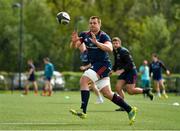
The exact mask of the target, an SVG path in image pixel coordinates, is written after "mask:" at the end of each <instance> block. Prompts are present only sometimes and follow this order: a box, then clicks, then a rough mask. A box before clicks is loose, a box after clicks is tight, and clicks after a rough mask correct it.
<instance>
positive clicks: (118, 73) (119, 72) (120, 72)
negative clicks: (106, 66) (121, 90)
mask: <svg viewBox="0 0 180 131" xmlns="http://www.w3.org/2000/svg"><path fill="white" fill-rule="evenodd" d="M123 72H124V69H121V70H117V71H116V74H117V75H121V74H122V73H123Z"/></svg>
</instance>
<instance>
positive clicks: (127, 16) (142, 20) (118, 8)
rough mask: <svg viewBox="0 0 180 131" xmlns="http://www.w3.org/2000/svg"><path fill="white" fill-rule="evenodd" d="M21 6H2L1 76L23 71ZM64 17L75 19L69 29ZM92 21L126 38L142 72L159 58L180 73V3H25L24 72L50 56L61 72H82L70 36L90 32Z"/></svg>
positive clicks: (2, 0)
mask: <svg viewBox="0 0 180 131" xmlns="http://www.w3.org/2000/svg"><path fill="white" fill-rule="evenodd" d="M19 1H20V0H17V1H14V0H0V18H1V22H0V46H1V48H0V63H3V64H1V65H0V70H5V71H12V72H17V70H18V55H19V53H18V52H19V13H20V8H12V5H13V4H14V3H16V2H19ZM59 11H66V12H68V13H69V14H70V16H71V22H70V24H68V25H60V24H58V23H57V21H56V14H57V13H58V12H59ZM92 15H98V16H100V17H101V19H102V30H104V31H105V32H107V33H108V34H109V35H110V36H111V37H114V36H119V37H120V38H121V40H122V42H123V45H124V46H126V47H127V48H128V49H129V50H130V51H131V53H132V55H133V57H134V60H135V63H136V65H137V66H139V65H140V64H141V62H142V60H144V59H147V60H149V61H150V60H151V53H153V52H156V53H158V55H159V56H160V59H162V60H163V61H165V64H168V66H169V69H170V70H171V72H174V73H175V72H179V71H180V63H179V62H178V60H179V59H180V53H179V51H178V50H180V46H179V45H180V44H179V43H180V35H179V34H180V28H179V27H180V22H179V20H180V3H179V1H178V0H165V1H164V0H53V1H52V0H41V1H39V0H30V1H28V0H23V31H24V33H23V71H24V70H25V69H26V61H27V59H29V58H33V59H34V61H35V64H36V65H37V68H38V69H42V68H43V67H44V66H43V62H42V59H43V57H46V56H48V57H50V58H51V60H52V62H53V63H54V65H55V68H56V70H60V71H67V70H73V71H79V66H80V65H81V62H80V60H79V51H77V50H76V51H74V50H73V49H70V48H69V44H70V39H71V37H70V36H71V33H72V32H73V30H74V28H75V27H78V31H82V30H88V19H89V17H90V16H92ZM7 52H8V53H7Z"/></svg>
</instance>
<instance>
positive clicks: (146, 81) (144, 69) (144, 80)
mask: <svg viewBox="0 0 180 131" xmlns="http://www.w3.org/2000/svg"><path fill="white" fill-rule="evenodd" d="M139 72H140V73H141V87H142V88H148V87H150V77H149V66H148V61H147V60H144V61H143V65H141V66H140V68H139Z"/></svg>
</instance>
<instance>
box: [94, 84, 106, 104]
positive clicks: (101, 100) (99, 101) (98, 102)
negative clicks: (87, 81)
mask: <svg viewBox="0 0 180 131" xmlns="http://www.w3.org/2000/svg"><path fill="white" fill-rule="evenodd" d="M91 88H92V89H93V91H94V93H95V94H96V96H97V100H96V104H101V103H103V102H104V100H103V98H102V96H101V93H100V92H99V90H98V89H97V86H96V85H95V84H94V83H91Z"/></svg>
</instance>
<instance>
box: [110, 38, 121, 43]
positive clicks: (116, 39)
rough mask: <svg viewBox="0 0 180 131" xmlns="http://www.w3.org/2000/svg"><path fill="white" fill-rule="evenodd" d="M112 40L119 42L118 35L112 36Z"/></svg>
mask: <svg viewBox="0 0 180 131" xmlns="http://www.w3.org/2000/svg"><path fill="white" fill-rule="evenodd" d="M112 41H119V42H120V43H121V40H120V38H119V37H113V38H112Z"/></svg>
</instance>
